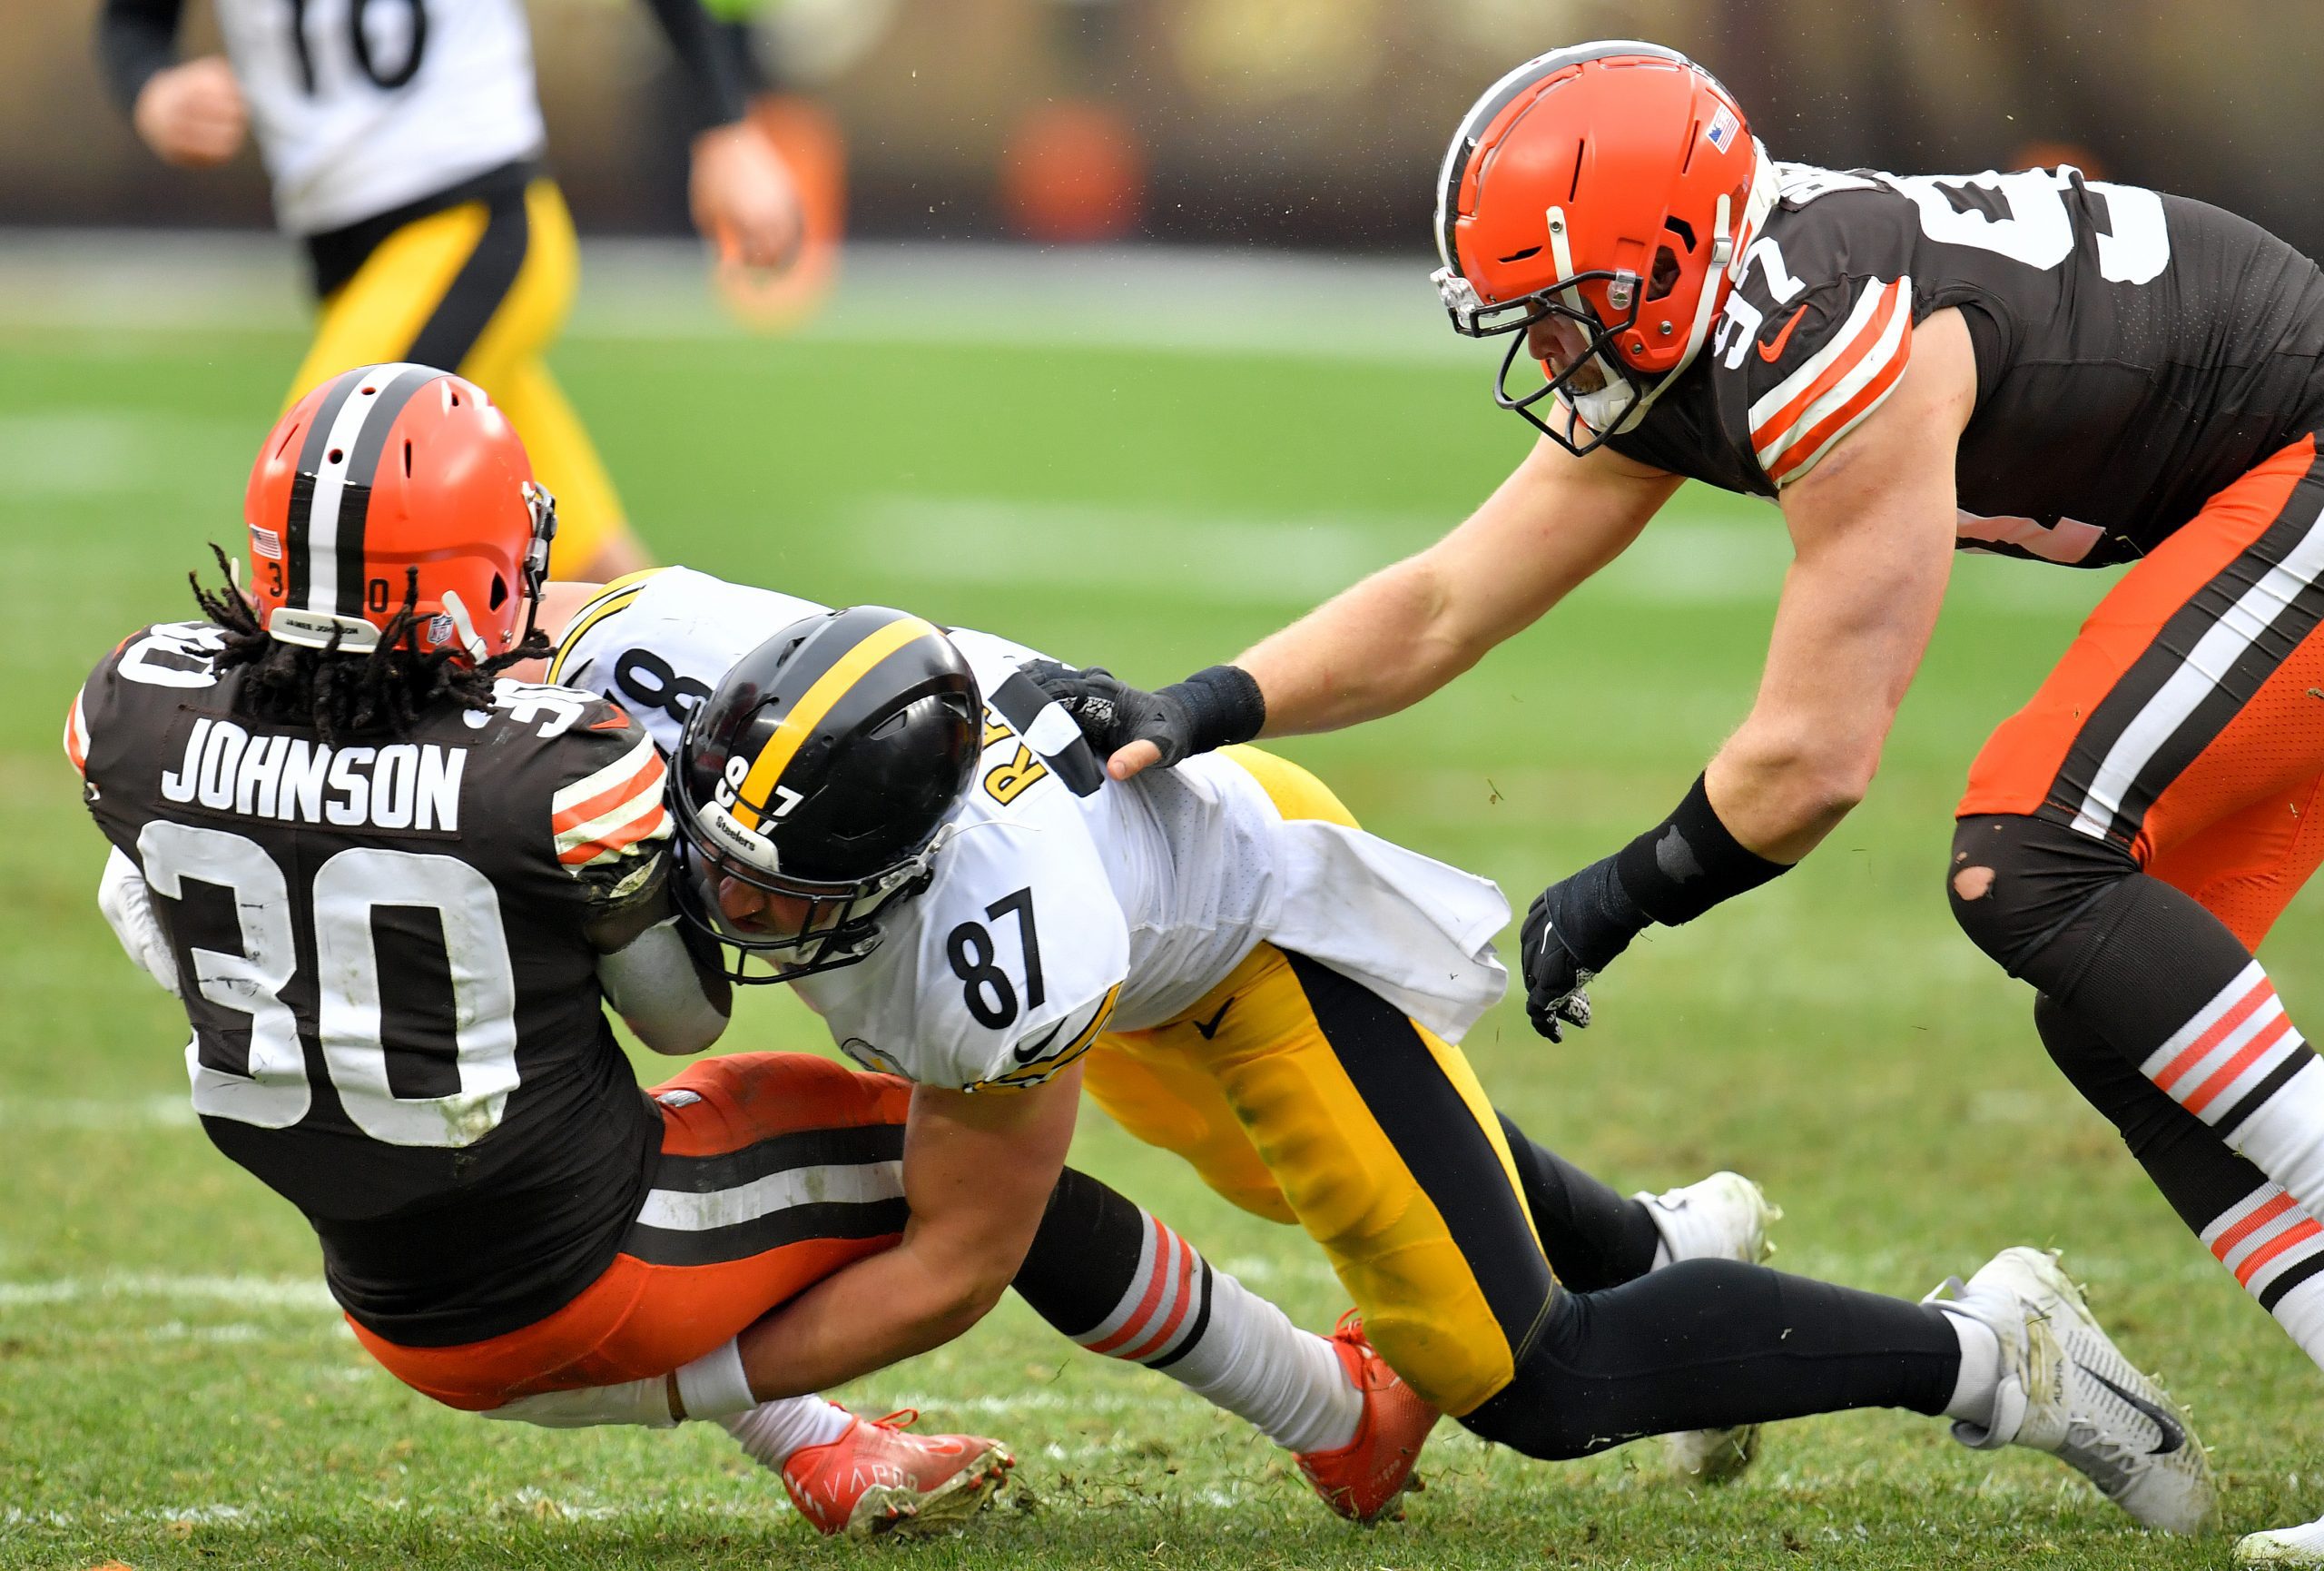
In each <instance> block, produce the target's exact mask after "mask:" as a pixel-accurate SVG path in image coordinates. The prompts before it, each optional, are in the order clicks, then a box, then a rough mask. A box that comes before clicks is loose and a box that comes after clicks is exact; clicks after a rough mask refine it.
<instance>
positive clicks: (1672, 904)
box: [1614, 775, 1791, 927]
mask: <svg viewBox="0 0 2324 1571" xmlns="http://www.w3.org/2000/svg"><path fill="white" fill-rule="evenodd" d="M1614 866H1615V870H1616V871H1617V872H1619V873H1620V874H1621V880H1622V889H1623V891H1624V893H1626V894H1629V895H1630V899H1631V900H1632V901H1634V902H1635V903H1636V904H1637V905H1638V908H1639V909H1640V911H1643V912H1644V913H1646V914H1647V915H1649V916H1650V917H1652V918H1653V919H1654V920H1655V921H1657V922H1659V923H1661V924H1663V925H1664V926H1666V927H1676V926H1678V925H1679V924H1680V923H1682V922H1692V921H1693V920H1694V919H1695V918H1696V917H1698V916H1700V915H1701V914H1703V913H1704V912H1706V911H1709V909H1710V908H1711V907H1712V906H1714V905H1717V904H1719V902H1721V901H1723V900H1731V899H1733V898H1734V897H1735V896H1736V895H1738V894H1742V893H1744V892H1745V891H1746V890H1750V889H1757V888H1758V886H1759V885H1760V884H1765V883H1767V882H1768V880H1769V879H1771V878H1775V877H1778V876H1780V875H1781V874H1786V873H1788V872H1790V871H1791V864H1789V863H1787V862H1770V861H1768V859H1767V858H1766V857H1764V856H1762V855H1759V854H1758V852H1756V851H1753V850H1751V849H1750V848H1749V847H1748V846H1746V845H1744V844H1743V843H1742V842H1741V841H1739V840H1738V839H1736V838H1735V836H1734V835H1733V833H1732V832H1730V831H1729V830H1728V827H1727V825H1724V824H1722V823H1720V822H1719V819H1718V812H1717V811H1716V810H1714V809H1713V808H1712V806H1711V805H1710V794H1709V792H1708V791H1706V790H1705V789H1704V788H1703V777H1702V776H1699V775H1698V776H1695V784H1694V786H1693V788H1692V789H1691V790H1689V792H1688V793H1687V797H1686V800H1685V801H1683V802H1681V803H1679V806H1678V810H1677V811H1675V812H1674V813H1672V814H1671V815H1670V816H1669V817H1668V818H1665V819H1664V820H1663V821H1662V822H1661V823H1659V824H1658V825H1655V826H1654V827H1653V828H1651V829H1649V830H1648V831H1647V832H1646V833H1645V834H1643V835H1640V836H1639V837H1638V838H1637V839H1635V840H1633V841H1631V842H1630V844H1629V845H1625V846H1623V847H1622V848H1621V850H1620V851H1619V852H1617V853H1615V855H1614Z"/></svg>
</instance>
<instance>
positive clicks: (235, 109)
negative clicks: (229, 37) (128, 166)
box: [130, 54, 251, 169]
mask: <svg viewBox="0 0 2324 1571" xmlns="http://www.w3.org/2000/svg"><path fill="white" fill-rule="evenodd" d="M130 120H131V122H132V124H134V125H135V126H136V127H137V134H138V135H139V136H141V137H143V138H144V140H145V145H146V146H148V147H150V148H152V149H153V152H154V154H155V155H156V156H157V157H159V158H160V159H161V161H162V163H174V164H176V165H177V166H178V167H179V168H181V169H208V168H210V167H212V165H214V164H220V163H225V162H226V160H228V159H230V158H231V157H233V156H234V154H235V153H240V152H241V149H242V138H243V137H244V136H246V135H247V134H249V132H250V124H251V114H250V109H249V107H248V106H247V105H245V104H243V102H242V90H241V87H239V86H237V85H236V84H235V82H234V73H233V69H232V67H231V66H229V65H228V64H226V57H225V56H224V55H222V54H205V55H203V56H202V58H201V59H199V60H189V61H187V62H186V63H185V64H182V65H172V66H171V67H170V68H169V69H168V70H166V71H156V72H155V73H154V74H153V75H152V76H150V77H148V78H147V79H146V82H145V85H144V86H143V88H142V89H140V90H139V92H138V94H137V104H136V107H135V108H134V109H133V110H132V111H131V112H130Z"/></svg>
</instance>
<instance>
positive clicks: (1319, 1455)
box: [1297, 1309, 1443, 1527]
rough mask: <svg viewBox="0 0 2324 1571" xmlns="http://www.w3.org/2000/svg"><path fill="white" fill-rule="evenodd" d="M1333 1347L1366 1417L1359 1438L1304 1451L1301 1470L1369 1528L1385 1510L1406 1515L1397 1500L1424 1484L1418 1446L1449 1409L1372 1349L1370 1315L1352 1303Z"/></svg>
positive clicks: (1336, 1506)
mask: <svg viewBox="0 0 2324 1571" xmlns="http://www.w3.org/2000/svg"><path fill="white" fill-rule="evenodd" d="M1332 1347H1333V1350H1334V1351H1335V1352H1337V1353H1338V1354H1339V1356H1340V1363H1341V1365H1342V1366H1343V1367H1344V1368H1346V1370H1347V1378H1349V1379H1350V1380H1352V1381H1354V1383H1355V1388H1356V1389H1357V1390H1359V1391H1361V1392H1363V1393H1364V1417H1363V1418H1362V1419H1360V1420H1359V1421H1358V1422H1357V1424H1356V1426H1355V1438H1354V1439H1352V1440H1350V1441H1349V1442H1348V1443H1347V1444H1346V1445H1344V1446H1341V1447H1336V1448H1335V1449H1333V1450H1329V1451H1305V1452H1302V1453H1301V1454H1300V1455H1299V1457H1298V1458H1297V1460H1298V1463H1299V1470H1300V1472H1302V1473H1304V1474H1305V1475H1306V1477H1307V1482H1308V1483H1309V1484H1311V1485H1313V1486H1315V1493H1316V1494H1318V1495H1321V1496H1322V1497H1324V1505H1326V1506H1329V1507H1331V1508H1332V1509H1333V1510H1334V1511H1336V1512H1338V1513H1339V1514H1340V1515H1341V1516H1343V1517H1347V1518H1348V1519H1349V1520H1350V1521H1354V1522H1361V1523H1364V1525H1365V1526H1367V1527H1368V1526H1370V1525H1371V1524H1372V1523H1374V1522H1377V1521H1379V1520H1381V1519H1382V1518H1383V1517H1401V1516H1403V1511H1402V1509H1400V1508H1399V1507H1397V1504H1396V1502H1397V1499H1398V1497H1400V1496H1402V1495H1403V1493H1404V1491H1405V1490H1407V1489H1412V1490H1418V1489H1419V1488H1420V1487H1421V1482H1420V1480H1419V1479H1418V1478H1415V1477H1413V1463H1415V1462H1417V1461H1419V1460H1420V1448H1421V1447H1422V1446H1423V1445H1425V1444H1426V1443H1427V1441H1428V1432H1429V1431H1430V1430H1431V1429H1433V1428H1436V1420H1437V1419H1438V1418H1441V1417H1442V1416H1443V1415H1441V1414H1440V1413H1438V1412H1437V1410H1436V1409H1435V1408H1432V1407H1430V1406H1429V1405H1428V1404H1427V1403H1426V1402H1424V1401H1423V1400H1421V1398H1420V1397H1419V1396H1418V1395H1417V1394H1416V1393H1415V1392H1414V1391H1413V1388H1411V1387H1410V1386H1407V1385H1405V1384H1404V1382H1403V1379H1401V1378H1399V1377H1398V1376H1397V1374H1396V1371H1395V1370H1393V1369H1392V1368H1389V1367H1388V1362H1387V1360H1386V1359H1383V1358H1382V1357H1381V1356H1380V1355H1379V1354H1378V1353H1376V1352H1374V1350H1373V1348H1372V1343H1371V1341H1370V1340H1369V1339H1367V1338H1366V1337H1365V1336H1364V1321H1363V1319H1362V1318H1361V1317H1359V1316H1358V1315H1357V1313H1356V1311H1354V1309H1350V1310H1349V1311H1348V1312H1347V1313H1346V1314H1344V1315H1342V1316H1341V1317H1340V1323H1339V1329H1336V1330H1334V1332H1333V1333H1332Z"/></svg>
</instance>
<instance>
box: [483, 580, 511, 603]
mask: <svg viewBox="0 0 2324 1571" xmlns="http://www.w3.org/2000/svg"><path fill="white" fill-rule="evenodd" d="M507 603H508V580H507V579H506V578H502V577H501V576H500V575H499V574H497V573H495V574H493V575H492V596H491V598H489V599H488V600H487V602H486V604H487V605H488V606H490V607H491V608H492V609H494V610H496V611H497V610H498V609H500V608H501V607H503V606H505V605H507Z"/></svg>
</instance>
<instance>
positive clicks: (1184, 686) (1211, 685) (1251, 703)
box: [1157, 666, 1267, 753]
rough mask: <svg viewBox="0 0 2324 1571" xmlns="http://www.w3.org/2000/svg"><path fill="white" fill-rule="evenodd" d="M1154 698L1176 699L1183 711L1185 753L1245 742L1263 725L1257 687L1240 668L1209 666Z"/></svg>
mask: <svg viewBox="0 0 2324 1571" xmlns="http://www.w3.org/2000/svg"><path fill="white" fill-rule="evenodd" d="M1157 697H1172V698H1176V699H1177V701H1178V702H1179V703H1181V704H1183V705H1185V706H1186V708H1187V752H1189V753H1207V752H1209V751H1210V750H1211V749H1212V748H1214V747H1225V746H1230V745H1231V744H1233V743H1236V742H1248V741H1249V740H1250V739H1251V738H1252V737H1254V736H1257V735H1258V734H1259V732H1260V731H1261V730H1263V729H1264V728H1265V726H1266V723H1267V701H1266V698H1265V697H1264V696H1263V695H1262V694H1261V693H1260V692H1259V685H1258V683H1257V682H1256V680H1254V679H1253V678H1252V676H1251V674H1250V673H1249V672H1248V671H1246V670H1245V669H1243V667H1240V666H1211V667H1206V668H1204V669H1202V670H1200V671H1196V673H1195V674H1194V675H1193V676H1191V677H1187V679H1186V680H1185V681H1183V682H1173V683H1171V684H1170V685H1169V686H1168V687H1165V688H1163V689H1162V692H1161V693H1160V694H1158V695H1157Z"/></svg>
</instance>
